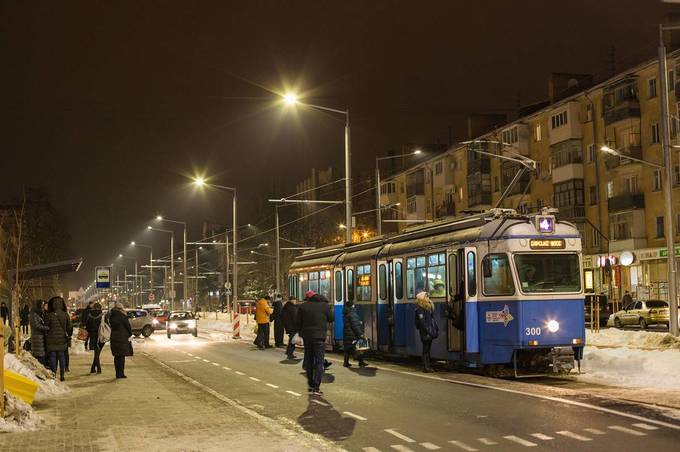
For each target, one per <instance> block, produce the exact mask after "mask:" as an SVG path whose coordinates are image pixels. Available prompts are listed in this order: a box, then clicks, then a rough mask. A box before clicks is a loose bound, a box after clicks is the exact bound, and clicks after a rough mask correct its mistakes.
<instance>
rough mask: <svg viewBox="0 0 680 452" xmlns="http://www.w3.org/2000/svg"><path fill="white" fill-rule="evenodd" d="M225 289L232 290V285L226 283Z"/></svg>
mask: <svg viewBox="0 0 680 452" xmlns="http://www.w3.org/2000/svg"><path fill="white" fill-rule="evenodd" d="M224 288H225V289H231V283H230V282H229V281H227V282H225V283H224Z"/></svg>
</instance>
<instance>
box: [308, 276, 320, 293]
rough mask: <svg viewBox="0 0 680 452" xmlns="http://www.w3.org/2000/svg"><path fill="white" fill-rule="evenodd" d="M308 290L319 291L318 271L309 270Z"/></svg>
mask: <svg viewBox="0 0 680 452" xmlns="http://www.w3.org/2000/svg"><path fill="white" fill-rule="evenodd" d="M309 290H311V291H312V292H319V272H309Z"/></svg>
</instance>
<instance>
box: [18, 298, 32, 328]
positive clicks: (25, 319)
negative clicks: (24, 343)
mask: <svg viewBox="0 0 680 452" xmlns="http://www.w3.org/2000/svg"><path fill="white" fill-rule="evenodd" d="M30 314H31V308H29V307H28V303H24V307H23V308H21V312H20V313H19V316H20V321H19V325H21V334H28V323H29V321H30V320H29V318H30Z"/></svg>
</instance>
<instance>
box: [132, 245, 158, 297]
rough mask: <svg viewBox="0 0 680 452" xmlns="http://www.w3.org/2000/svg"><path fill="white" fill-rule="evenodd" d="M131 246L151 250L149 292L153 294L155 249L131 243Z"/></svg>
mask: <svg viewBox="0 0 680 452" xmlns="http://www.w3.org/2000/svg"><path fill="white" fill-rule="evenodd" d="M130 246H132V247H140V248H148V249H149V290H151V292H152V293H153V291H154V290H153V248H152V247H151V245H144V244H142V243H137V242H130Z"/></svg>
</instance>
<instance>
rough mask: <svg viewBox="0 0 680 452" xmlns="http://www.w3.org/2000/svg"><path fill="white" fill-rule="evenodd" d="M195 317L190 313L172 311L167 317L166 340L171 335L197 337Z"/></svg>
mask: <svg viewBox="0 0 680 452" xmlns="http://www.w3.org/2000/svg"><path fill="white" fill-rule="evenodd" d="M197 323H198V322H197V320H196V317H194V314H193V313H192V312H191V311H173V312H171V313H170V317H168V327H167V328H166V331H167V335H168V339H170V338H171V337H172V335H173V334H189V333H191V334H193V335H194V337H197V336H198V325H197Z"/></svg>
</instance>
